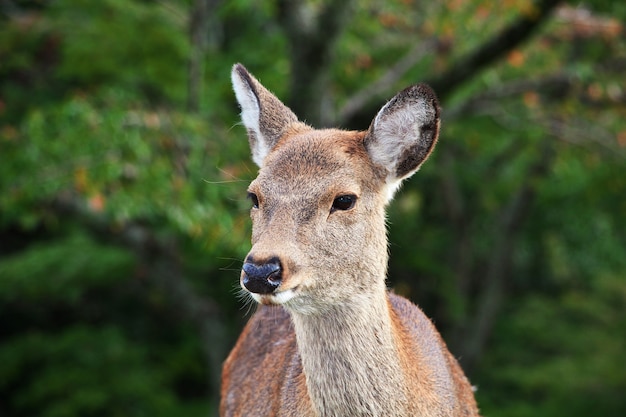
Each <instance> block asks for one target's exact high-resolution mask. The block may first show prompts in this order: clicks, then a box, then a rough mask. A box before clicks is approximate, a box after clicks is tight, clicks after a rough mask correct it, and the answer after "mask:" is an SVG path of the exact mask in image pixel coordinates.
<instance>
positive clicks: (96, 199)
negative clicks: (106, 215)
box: [87, 193, 105, 212]
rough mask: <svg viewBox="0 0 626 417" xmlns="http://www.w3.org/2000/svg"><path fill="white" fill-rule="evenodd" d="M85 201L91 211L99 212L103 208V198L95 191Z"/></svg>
mask: <svg viewBox="0 0 626 417" xmlns="http://www.w3.org/2000/svg"><path fill="white" fill-rule="evenodd" d="M87 203H88V205H89V208H90V209H91V210H92V211H95V212H101V211H103V210H104V204H105V198H104V196H103V195H102V194H100V193H97V194H94V195H92V196H91V197H89V200H88V201H87Z"/></svg>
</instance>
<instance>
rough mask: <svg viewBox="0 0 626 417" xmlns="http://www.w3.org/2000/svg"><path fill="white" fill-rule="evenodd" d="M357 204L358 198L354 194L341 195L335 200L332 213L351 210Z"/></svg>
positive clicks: (331, 209)
mask: <svg viewBox="0 0 626 417" xmlns="http://www.w3.org/2000/svg"><path fill="white" fill-rule="evenodd" d="M355 204H356V196H355V195H354V194H346V195H340V196H339V197H337V198H335V199H334V200H333V206H332V207H331V208H330V212H331V213H332V212H334V211H337V210H341V211H346V210H350V209H351V208H352V207H354V205H355Z"/></svg>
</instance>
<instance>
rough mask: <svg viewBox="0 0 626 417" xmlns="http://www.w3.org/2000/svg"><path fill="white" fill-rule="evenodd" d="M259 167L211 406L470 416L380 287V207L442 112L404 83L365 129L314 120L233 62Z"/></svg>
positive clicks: (464, 399)
mask: <svg viewBox="0 0 626 417" xmlns="http://www.w3.org/2000/svg"><path fill="white" fill-rule="evenodd" d="M231 79H232V84H233V89H234V92H235V96H236V98H237V101H238V103H239V106H240V108H241V120H242V122H243V125H244V126H245V128H246V129H247V134H248V140H249V144H250V149H251V153H252V159H253V161H254V162H255V163H256V165H258V167H259V171H258V176H257V177H256V178H255V179H254V180H253V181H252V182H251V184H250V185H249V187H248V191H247V192H248V197H249V199H250V201H251V206H252V207H251V209H250V216H251V219H252V239H251V240H252V247H251V250H250V252H249V253H248V254H247V256H246V257H245V260H244V263H243V266H242V269H241V275H240V285H241V288H242V291H243V292H244V293H245V294H246V296H248V295H249V297H250V298H251V299H253V300H254V301H255V302H254V304H255V305H257V310H256V311H255V313H254V314H253V315H252V316H251V317H250V319H249V320H248V322H247V324H246V325H245V327H244V329H243V331H242V332H241V334H240V336H239V338H238V340H237V342H236V344H235V346H234V348H233V349H232V351H231V352H230V354H229V355H228V357H227V358H226V360H225V362H224V365H223V369H222V385H221V392H220V395H221V396H220V415H221V416H225V417H226V416H228V417H230V416H298V417H308V416H311V417H313V416H315V417H330V416H341V417H345V416H394V417H402V416H423V417H431V416H432V417H435V416H437V417H443V416H478V415H479V411H478V408H477V404H476V401H475V398H474V391H473V388H472V386H471V385H470V383H469V381H468V379H467V377H466V376H465V374H464V373H463V371H462V369H461V367H460V365H459V363H458V362H457V360H456V359H455V358H454V357H453V355H452V354H451V353H450V352H449V350H448V349H447V347H446V344H445V343H444V341H443V339H442V337H441V336H440V334H439V333H438V332H437V330H436V329H435V327H434V325H433V324H432V322H431V321H430V319H428V318H427V317H426V315H425V314H424V313H423V312H422V310H420V309H419V308H418V307H417V306H416V305H415V304H413V303H412V302H410V301H409V300H408V299H406V298H403V297H401V296H399V295H396V294H395V293H394V292H392V291H390V290H388V289H387V286H386V278H387V261H388V248H387V246H388V241H387V228H386V214H385V210H386V207H387V205H388V203H389V202H390V201H391V199H392V198H393V196H394V194H395V192H396V191H397V190H398V188H399V186H400V184H401V182H402V181H403V180H404V179H406V178H408V177H410V176H411V175H412V174H414V173H415V172H416V171H417V170H418V169H419V168H420V166H421V165H422V164H423V163H424V161H425V160H426V159H427V158H428V157H429V155H430V154H431V153H432V151H433V148H434V146H435V143H436V142H437V139H438V136H439V127H440V108H439V104H438V100H437V97H436V95H435V93H434V92H433V91H432V89H431V88H430V87H428V86H427V85H425V84H417V85H413V86H411V87H408V88H406V89H405V90H403V91H401V92H399V93H398V94H397V95H396V96H395V97H393V98H392V99H391V100H390V101H389V102H387V104H385V105H384V106H383V107H382V108H381V109H380V111H379V112H378V114H377V115H376V116H375V118H374V120H373V121H372V123H371V125H370V127H369V129H368V130H366V131H347V130H340V129H314V128H313V127H310V126H309V125H307V124H305V123H304V122H301V121H300V120H299V119H298V118H297V116H296V115H295V114H294V113H293V112H292V111H291V110H290V109H289V108H288V107H287V106H286V105H285V104H283V103H282V102H281V101H280V100H279V99H278V98H277V97H276V96H275V95H274V94H272V93H271V92H270V91H269V90H268V89H266V88H265V87H264V86H263V85H262V84H261V83H260V82H259V81H258V80H257V79H256V78H255V77H254V76H253V75H251V74H250V73H249V72H248V70H247V69H246V68H245V67H244V66H243V65H241V64H235V65H234V66H233V68H232V73H231Z"/></svg>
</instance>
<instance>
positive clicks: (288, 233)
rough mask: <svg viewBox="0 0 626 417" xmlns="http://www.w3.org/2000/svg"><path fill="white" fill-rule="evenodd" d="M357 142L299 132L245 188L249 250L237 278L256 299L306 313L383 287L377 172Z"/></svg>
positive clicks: (351, 136) (348, 136)
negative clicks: (250, 225)
mask: <svg viewBox="0 0 626 417" xmlns="http://www.w3.org/2000/svg"><path fill="white" fill-rule="evenodd" d="M363 139H364V134H362V133H354V132H343V131H339V130H328V131H316V130H307V131H305V132H301V133H296V134H293V135H289V136H287V137H285V138H283V139H281V142H280V143H279V145H278V146H277V147H276V149H274V150H273V151H272V152H270V153H269V154H268V156H267V157H266V158H265V161H264V165H263V167H262V168H261V170H260V172H259V176H258V177H257V179H255V180H254V181H253V182H252V184H250V187H249V188H248V191H249V193H250V194H249V195H250V199H251V201H252V205H253V207H252V209H251V217H252V221H253V231H252V244H253V246H252V249H251V251H250V253H249V254H248V256H247V258H246V264H245V265H244V269H243V272H242V276H241V283H242V285H243V287H244V288H245V289H247V290H248V291H250V292H251V293H252V296H253V297H254V298H255V299H256V300H257V301H259V302H261V303H277V304H285V306H286V307H287V308H293V309H297V310H298V311H301V312H313V311H320V310H324V309H325V308H326V307H328V306H330V305H335V304H338V303H349V302H350V300H351V298H352V297H355V296H358V295H359V294H360V293H367V292H369V291H370V290H371V287H372V286H380V285H384V276H385V268H386V263H387V251H386V239H385V225H384V206H385V202H386V201H385V198H384V197H383V196H384V194H382V193H381V188H383V187H384V175H383V174H384V173H383V172H382V170H380V169H377V168H376V167H375V166H373V165H372V163H371V162H370V161H369V158H368V157H367V152H366V150H365V145H364V142H363Z"/></svg>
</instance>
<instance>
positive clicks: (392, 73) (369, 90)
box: [335, 38, 438, 124]
mask: <svg viewBox="0 0 626 417" xmlns="http://www.w3.org/2000/svg"><path fill="white" fill-rule="evenodd" d="M437 43H438V42H437V40H436V39H434V38H433V39H429V40H427V41H426V42H420V43H419V44H417V45H415V46H414V47H413V48H411V50H409V52H407V53H406V54H405V55H404V56H403V57H402V58H401V59H400V60H398V62H396V63H395V64H394V65H393V66H392V67H391V68H389V70H388V71H387V72H385V73H384V74H383V75H382V76H381V77H380V78H379V79H377V80H376V81H375V82H373V83H372V84H369V85H366V86H365V87H364V88H362V89H360V90H359V91H357V92H356V93H355V94H354V95H353V96H352V97H350V98H348V100H347V101H346V102H345V104H344V105H343V106H342V107H341V108H340V109H339V111H338V112H337V120H336V121H335V124H342V123H343V121H345V120H348V119H350V118H351V117H352V116H353V115H354V114H356V113H358V112H359V111H360V110H361V109H362V108H363V107H365V106H366V105H367V104H368V103H370V102H371V101H372V100H373V99H381V100H382V98H381V96H383V95H384V94H385V93H387V92H388V91H389V90H390V89H391V88H392V87H393V86H394V84H396V83H397V82H398V81H399V80H400V79H402V77H404V75H405V74H406V73H407V72H408V71H409V70H410V69H411V68H413V67H414V66H415V64H417V63H418V62H419V61H421V60H422V58H423V57H424V56H425V55H426V54H427V53H428V52H430V51H432V50H433V49H434V48H435V47H436V46H437Z"/></svg>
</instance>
